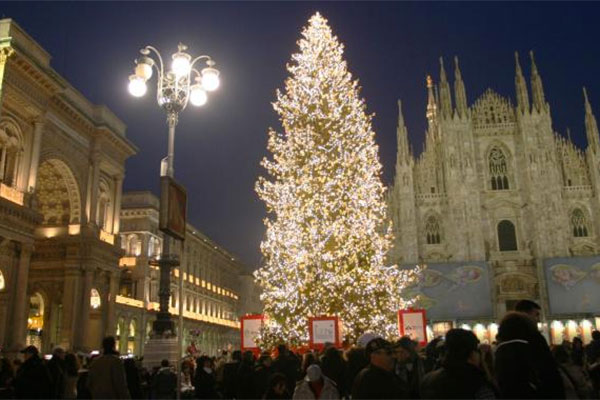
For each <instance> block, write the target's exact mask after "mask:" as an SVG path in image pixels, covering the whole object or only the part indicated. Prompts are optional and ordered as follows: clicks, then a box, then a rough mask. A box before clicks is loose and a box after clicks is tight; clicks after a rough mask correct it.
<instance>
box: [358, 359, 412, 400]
mask: <svg viewBox="0 0 600 400" xmlns="http://www.w3.org/2000/svg"><path fill="white" fill-rule="evenodd" d="M352 398H353V399H405V398H408V387H406V386H403V385H402V382H401V381H400V379H399V378H398V377H397V376H396V375H395V374H394V373H393V372H391V371H386V370H383V369H381V368H379V367H376V366H374V365H372V364H370V365H369V366H368V367H367V368H365V369H363V370H362V371H360V372H359V374H358V375H357V376H356V379H355V380H354V385H353V386H352Z"/></svg>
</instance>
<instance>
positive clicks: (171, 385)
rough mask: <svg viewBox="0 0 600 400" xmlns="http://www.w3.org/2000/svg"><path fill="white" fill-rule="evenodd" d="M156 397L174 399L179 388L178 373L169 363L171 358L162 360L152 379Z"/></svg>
mask: <svg viewBox="0 0 600 400" xmlns="http://www.w3.org/2000/svg"><path fill="white" fill-rule="evenodd" d="M152 387H153V389H154V390H153V392H154V398H155V399H174V398H175V392H176V390H177V374H175V372H173V369H172V368H171V366H170V365H169V360H162V361H161V362H160V369H159V370H158V372H157V373H156V375H155V376H154V379H153V380H152Z"/></svg>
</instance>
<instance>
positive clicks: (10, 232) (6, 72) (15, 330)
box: [0, 19, 137, 351]
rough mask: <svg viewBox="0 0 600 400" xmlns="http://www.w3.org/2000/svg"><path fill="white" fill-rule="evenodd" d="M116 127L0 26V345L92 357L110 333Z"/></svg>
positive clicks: (115, 268)
mask: <svg viewBox="0 0 600 400" xmlns="http://www.w3.org/2000/svg"><path fill="white" fill-rule="evenodd" d="M136 150H137V149H136V147H135V146H134V145H133V144H132V143H131V142H130V141H129V140H128V139H127V138H126V136H125V125H124V124H123V123H122V122H121V121H120V120H119V119H118V118H117V117H116V116H115V115H114V114H113V113H112V112H111V111H110V110H109V109H107V108H106V107H105V106H98V105H94V104H91V103H90V102H89V101H88V100H87V99H85V98H84V97H83V96H82V95H81V93H79V92H78V91H77V90H76V89H75V88H73V87H72V86H71V85H70V84H69V83H68V82H67V81H66V80H65V79H63V78H62V77H61V76H59V75H58V74H57V73H56V71H54V69H53V68H52V67H51V66H50V55H49V54H48V53H47V52H46V51H45V50H44V49H43V48H42V47H41V46H40V45H39V44H38V43H36V42H35V41H34V40H33V39H32V38H31V37H29V36H28V35H27V33H25V32H24V31H23V30H22V29H21V28H20V27H19V26H18V25H17V24H16V23H15V22H14V21H12V20H10V19H3V20H0V181H1V183H0V237H1V238H0V243H1V244H0V258H1V262H0V344H1V346H2V348H3V349H5V350H7V351H14V350H17V349H19V348H22V347H23V346H24V345H25V344H26V343H28V344H35V345H37V346H39V347H40V348H41V349H42V350H43V351H49V350H50V349H51V348H52V347H53V346H56V345H62V346H64V347H65V348H74V349H88V348H91V347H92V346H93V347H96V346H97V345H96V344H97V343H98V342H99V341H100V340H101V337H102V335H104V334H105V333H109V332H113V331H114V326H115V324H116V321H115V318H114V317H115V315H116V312H115V311H116V310H115V304H116V303H115V298H116V295H117V291H118V289H119V274H120V272H121V271H120V269H119V258H120V255H121V249H120V246H119V244H118V236H117V234H118V232H119V223H120V222H119V214H120V210H119V207H120V204H121V199H120V196H121V187H122V183H123V178H124V164H125V160H126V159H127V158H128V157H130V156H132V155H133V154H135V153H136Z"/></svg>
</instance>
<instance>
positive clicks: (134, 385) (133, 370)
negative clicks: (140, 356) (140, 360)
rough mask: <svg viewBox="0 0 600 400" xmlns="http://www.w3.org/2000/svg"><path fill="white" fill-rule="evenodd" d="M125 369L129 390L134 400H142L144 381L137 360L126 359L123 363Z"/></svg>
mask: <svg viewBox="0 0 600 400" xmlns="http://www.w3.org/2000/svg"><path fill="white" fill-rule="evenodd" d="M123 367H124V368H125V379H127V389H129V395H130V396H131V398H132V399H142V398H143V394H142V380H141V377H140V370H139V368H138V366H137V363H136V361H135V359H133V358H126V359H125V361H124V362H123Z"/></svg>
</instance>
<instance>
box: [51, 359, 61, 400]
mask: <svg viewBox="0 0 600 400" xmlns="http://www.w3.org/2000/svg"><path fill="white" fill-rule="evenodd" d="M64 364H65V362H64V361H63V360H61V359H60V358H59V357H56V356H53V357H52V359H51V360H50V361H48V364H47V367H48V372H50V377H51V378H52V397H53V398H54V399H62V398H63V397H64V393H65V365H64Z"/></svg>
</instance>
